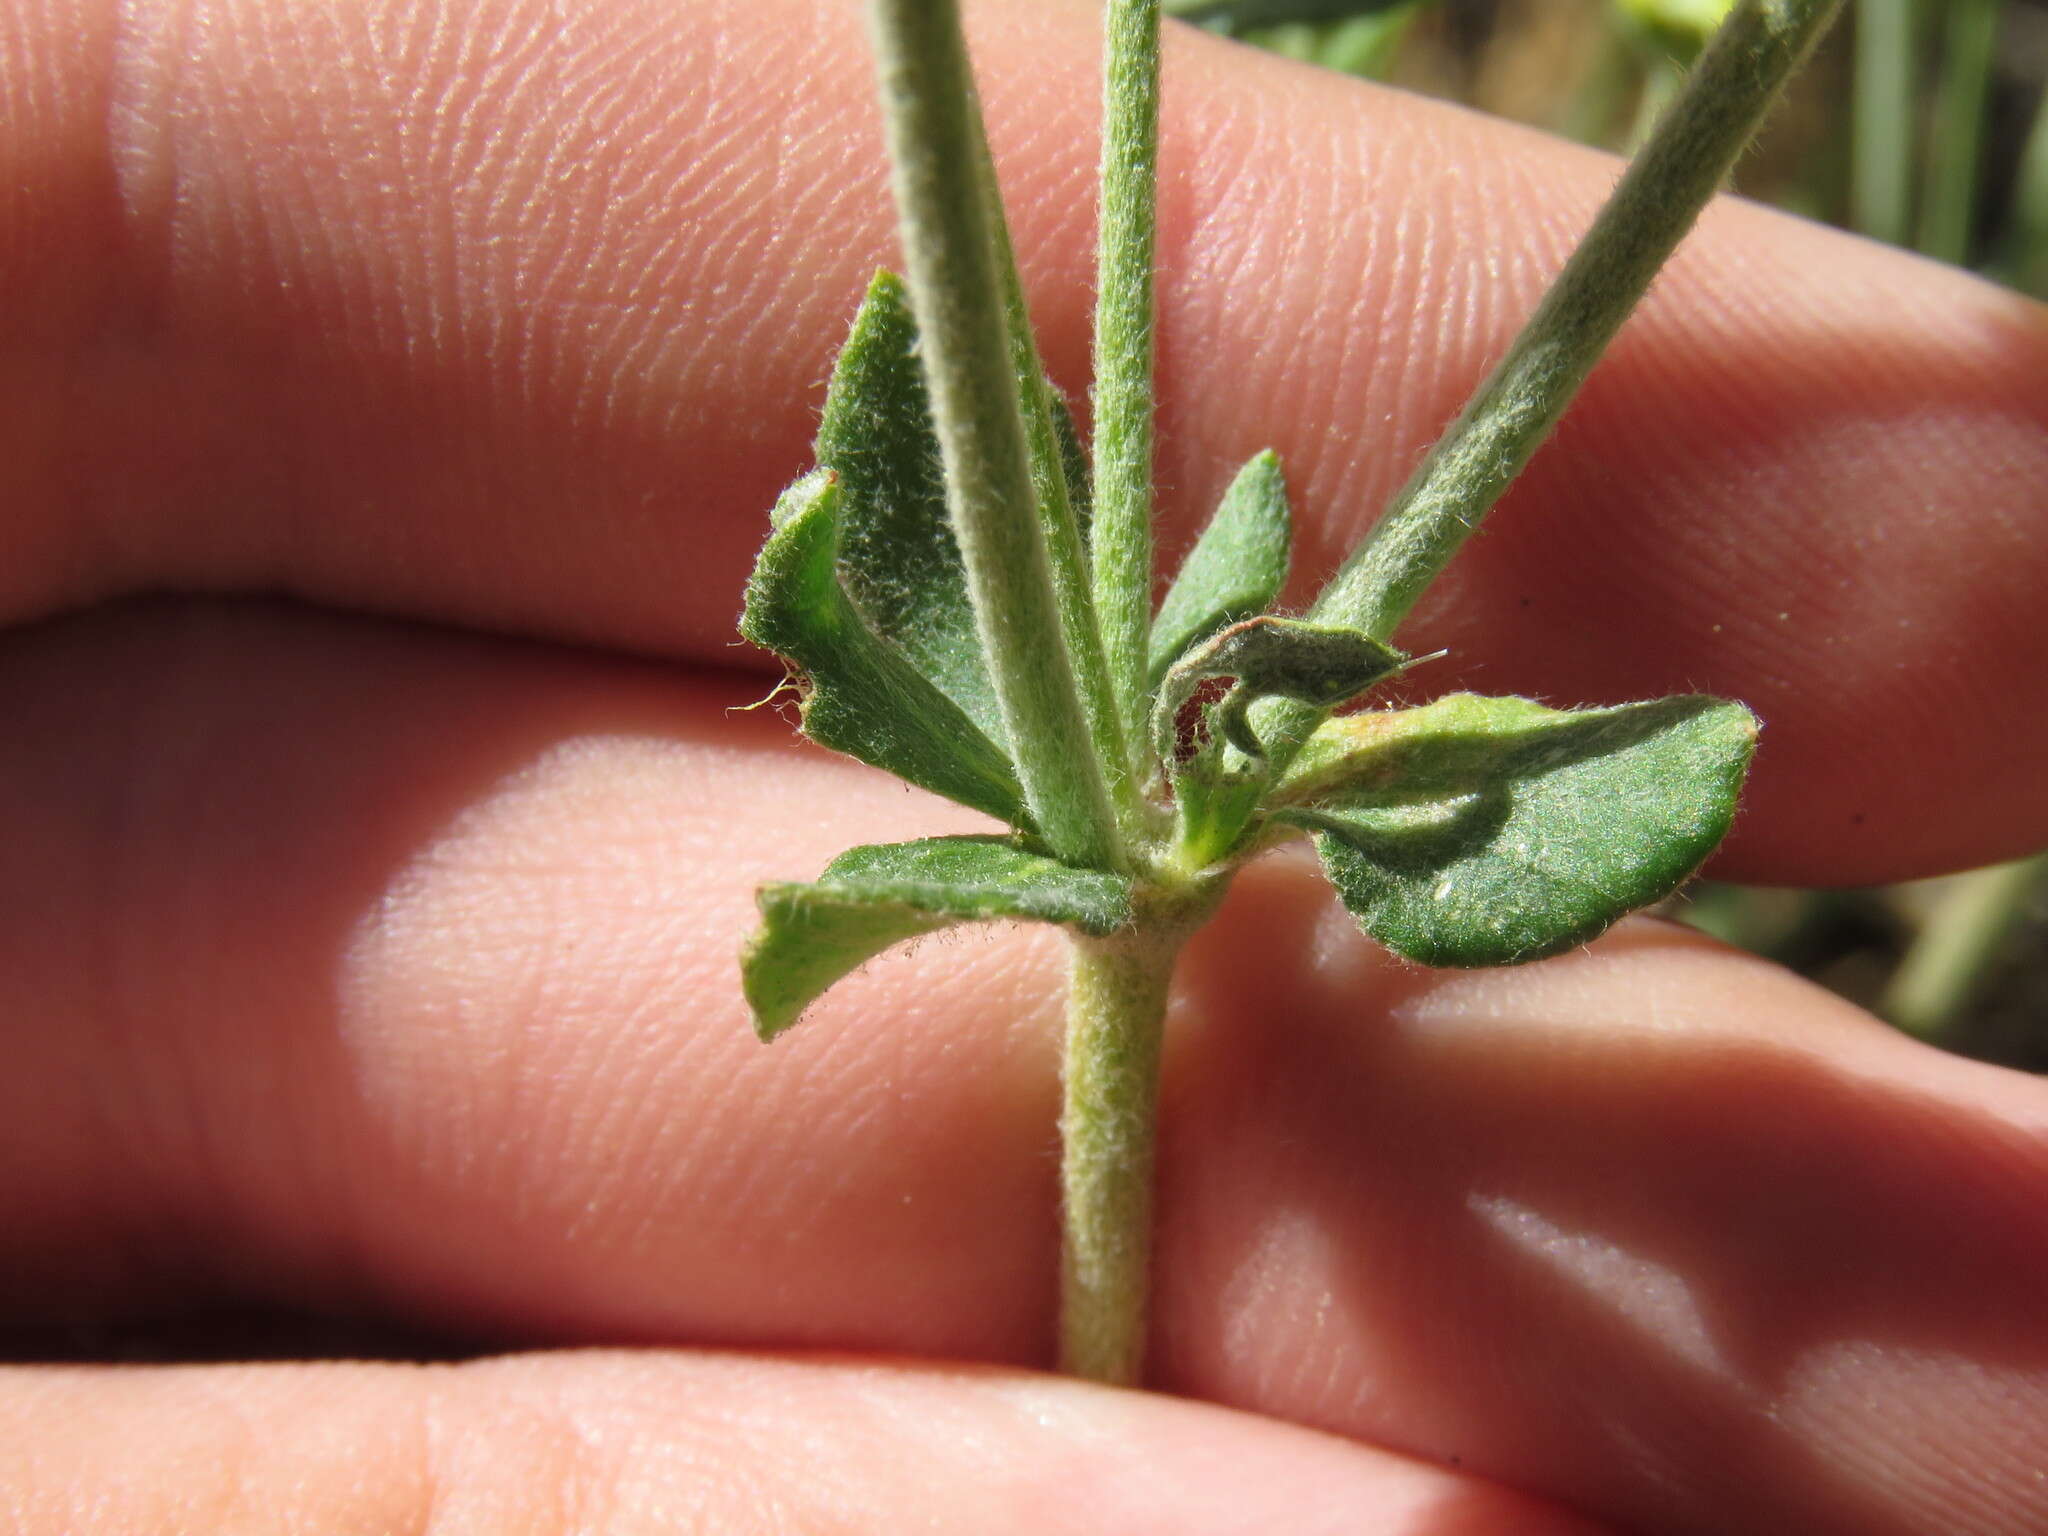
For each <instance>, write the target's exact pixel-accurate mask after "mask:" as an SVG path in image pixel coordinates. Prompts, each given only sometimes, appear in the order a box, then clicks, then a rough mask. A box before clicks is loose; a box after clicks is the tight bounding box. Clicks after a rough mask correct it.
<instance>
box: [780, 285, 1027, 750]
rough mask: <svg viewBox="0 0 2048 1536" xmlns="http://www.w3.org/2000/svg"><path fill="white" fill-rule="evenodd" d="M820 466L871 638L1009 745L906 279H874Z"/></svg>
mask: <svg viewBox="0 0 2048 1536" xmlns="http://www.w3.org/2000/svg"><path fill="white" fill-rule="evenodd" d="M817 455H818V464H819V466H820V467H821V468H824V469H829V470H831V471H832V472H833V473H834V474H835V475H837V476H838V477H839V486H840V498H841V500H840V513H839V550H838V558H839V574H840V579H841V580H842V581H844V582H845V584H846V590H847V594H848V595H849V596H850V597H851V598H852V599H853V604H854V606H855V607H856V608H858V609H859V610H860V612H861V615H862V617H864V618H865V619H866V620H867V621H868V623H869V625H870V626H871V627H872V628H873V629H874V631H875V633H876V634H878V635H880V636H881V637H882V638H883V639H884V640H887V641H889V642H890V643H891V644H893V645H896V646H898V647H899V648H900V649H901V650H902V651H903V653H904V655H906V656H907V657H908V658H909V659H910V662H911V664H912V665H913V666H915V667H916V668H917V670H918V671H920V672H922V673H923V674H924V675H925V676H926V677H928V678H930V679H931V681H932V682H933V683H934V684H936V685H937V686H938V689H939V691H940V692H942V693H944V694H945V695H946V696H947V697H948V698H950V699H951V700H953V702H954V703H956V704H958V705H959V706H960V707H961V709H962V710H964V711H965V712H966V714H967V716H968V718H969V719H971V720H973V721H974V723H975V724H976V725H977V726H978V727H979V728H980V729H981V731H982V733H983V734H984V735H986V736H987V737H988V738H989V739H990V740H991V741H993V742H995V743H997V744H998V745H999V746H1006V745H1007V744H1008V742H1007V736H1006V733H1005V731H1004V727H1003V722H1002V712H1001V710H1000V709H999V708H998V707H997V704H996V694H995V685H994V684H993V683H992V682H991V681H990V680H989V672H988V663H987V660H986V659H985V658H984V657H983V655H982V651H981V638H980V635H979V633H978V632H977V631H976V629H975V627H974V607H973V604H972V602H971V601H970V600H969V598H968V595H967V575H966V570H965V568H964V567H963V565H962V564H961V560H960V546H959V545H958V544H957V543H956V542H955V541H954V538H953V527H952V524H951V523H950V522H949V521H948V519H947V516H946V481H945V472H944V470H943V469H942V467H941V465H940V461H939V442H938V437H937V435H936V433H935V432H934V430H933V427H932V418H931V402H930V399H929V397H928V396H927V395H926V392H925V380H924V370H923V368H922V366H921V365H920V364H919V362H918V356H917V321H916V320H915V318H914V317H913V316H912V315H911V312H910V303H909V298H908V296H907V295H906V293H905V292H904V288H903V280H902V279H901V278H899V277H897V276H895V274H893V273H890V272H878V273H876V274H875V278H874V281H873V282H872V283H870V284H869V285H868V291H867V297H866V298H865V299H864V300H863V301H862V302H861V307H860V313H859V314H857V315H856V316H855V317H854V321H853V330H852V332H851V333H850V334H849V335H848V336H847V338H846V345H845V346H844V347H842V348H841V349H840V352H839V358H838V361H837V362H835V363H834V364H833V367H832V382H831V384H830V386H829V387H828V388H827V389H826V392H825V414H824V418H823V420H822V421H820V422H819V424H818V441H817Z"/></svg>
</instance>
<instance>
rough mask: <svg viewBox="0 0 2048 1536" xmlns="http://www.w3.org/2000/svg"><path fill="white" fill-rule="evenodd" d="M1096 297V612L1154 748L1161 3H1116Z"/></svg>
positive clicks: (1137, 731)
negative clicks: (1150, 700) (1151, 689)
mask: <svg viewBox="0 0 2048 1536" xmlns="http://www.w3.org/2000/svg"><path fill="white" fill-rule="evenodd" d="M1102 112H1103V116H1102V207H1101V217H1100V226H1099V230H1098V234H1097V252H1096V269H1095V270H1096V297H1095V397H1094V398H1095V454H1094V458H1095V525H1094V548H1093V554H1094V561H1095V611H1096V614H1097V616H1098V618H1099V620H1100V622H1101V625H1102V644H1103V652H1104V654H1105V656H1106V657H1107V659H1108V662H1109V676H1110V684H1111V687H1112V688H1113V689H1114V690H1115V692H1116V696H1117V704H1118V709H1119V712H1120V713H1121V715H1122V717H1123V726H1124V731H1125V733H1126V735H1127V736H1128V737H1129V739H1130V740H1131V741H1132V742H1133V743H1137V742H1141V741H1143V740H1144V739H1145V734H1144V733H1145V717H1146V714H1147V710H1146V706H1145V677H1146V670H1147V666H1148V663H1149V660H1150V657H1149V654H1148V652H1149V646H1150V636H1151V619H1152V351H1153V292H1152V263H1153V255H1154V247H1155V244H1156V239H1155V236H1156V225H1157V219H1158V210H1157V191H1158V181H1159V0H1106V4H1105V9H1104V49H1103V103H1102Z"/></svg>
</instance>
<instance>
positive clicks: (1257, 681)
mask: <svg viewBox="0 0 2048 1536" xmlns="http://www.w3.org/2000/svg"><path fill="white" fill-rule="evenodd" d="M1407 660H1408V658H1407V657H1406V656H1404V655H1403V654H1402V653H1401V652H1399V651H1397V650H1395V649H1394V648H1393V647H1392V646H1390V645H1387V644H1385V643H1384V642H1382V641H1379V640H1375V639H1373V638H1372V636H1370V635H1368V634H1365V633H1364V632H1363V631H1360V630H1356V629H1349V628H1344V627H1342V626H1338V625H1330V624H1310V623H1306V622H1304V621H1302V620H1299V619H1278V618H1272V617H1270V616H1268V617H1264V618H1256V619H1246V620H1245V621H1244V622H1242V623H1240V624H1233V625H1231V626H1230V627H1229V628H1228V629H1226V630H1224V631H1223V632H1222V633H1221V634H1218V635H1216V636H1215V637H1214V638H1212V639H1210V640H1207V641H1205V642H1203V643H1202V644H1201V645H1198V646H1196V647H1195V648H1194V649H1193V650H1191V651H1189V652H1188V653H1187V654H1186V655H1185V656H1183V657H1181V659H1180V660H1179V661H1177V662H1175V663H1174V665H1173V669H1172V670H1171V671H1169V672H1168V673H1167V674H1166V681H1165V682H1164V683H1163V684H1161V686H1160V689H1159V701H1158V704H1157V706H1156V707H1155V709H1154V711H1153V716H1152V731H1153V738H1154V742H1155V745H1156V746H1157V748H1158V751H1159V756H1160V761H1162V762H1167V763H1170V762H1172V761H1173V757H1174V745H1175V740H1174V735H1175V730H1176V728H1177V724H1178V722H1179V719H1180V712H1181V710H1182V709H1183V708H1185V707H1186V705H1187V702H1188V700H1189V699H1191V698H1193V697H1194V694H1195V690H1196V688H1198V687H1200V686H1201V684H1202V683H1203V681H1204V680H1206V679H1208V678H1212V677H1234V678H1236V679H1237V684H1238V685H1237V687H1235V688H1233V689H1232V690H1231V691H1230V693H1229V695H1228V696H1227V697H1226V698H1225V699H1224V700H1223V702H1222V703H1220V704H1218V705H1217V706H1216V708H1215V710H1214V711H1213V712H1212V713H1211V716H1210V722H1211V724H1212V725H1213V726H1214V728H1215V729H1216V730H1217V731H1218V732H1219V733H1220V734H1221V735H1222V736H1223V737H1224V739H1225V740H1227V741H1229V742H1230V744H1231V745H1232V746H1234V747H1236V748H1237V749H1238V750H1239V751H1240V752H1243V753H1244V754H1245V755H1246V756H1247V757H1261V756H1263V755H1264V753H1263V750H1262V749H1261V748H1260V746H1259V742H1258V738H1257V737H1256V736H1255V735H1253V734H1252V730H1251V725H1250V723H1249V722H1248V721H1247V720H1246V718H1245V715H1246V711H1247V710H1249V709H1250V708H1251V706H1252V704H1253V703H1255V702H1256V701H1257V700H1259V699H1261V698H1264V697H1265V696H1267V695H1269V694H1278V695H1280V696H1281V697H1283V698H1289V699H1299V700H1300V701H1301V702H1302V703H1304V704H1313V705H1316V706H1317V707H1318V708H1323V709H1328V708H1330V707H1332V706H1334V705H1338V704H1341V703H1343V702H1344V701H1345V700H1346V699H1349V698H1353V697H1355V696H1357V695H1358V694H1360V693H1363V692H1364V691H1365V690H1366V689H1368V688H1370V687H1371V686H1372V685H1373V684H1374V683H1376V682H1378V681H1379V680H1380V679H1381V678H1384V677H1386V676H1388V675H1389V674H1390V673H1393V672H1397V671H1399V670H1400V669H1401V667H1402V665H1403V664H1404V663H1405V662H1406V661H1407Z"/></svg>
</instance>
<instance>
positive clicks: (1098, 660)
mask: <svg viewBox="0 0 2048 1536" xmlns="http://www.w3.org/2000/svg"><path fill="white" fill-rule="evenodd" d="M980 117H981V113H980V105H979V103H978V102H977V103H976V107H975V118H976V124H975V126H976V133H977V135H978V136H979V137H980V139H981V147H982V174H983V178H984V180H985V182H986V184H987V189H988V215H989V226H990V228H991V229H992V230H993V231H994V234H995V252H996V274H997V276H998V278H999V279H1000V280H1001V282H1002V285H1003V312H1004V315H1005V318H1006V319H1007V321H1008V324H1009V337H1010V371H1011V372H1012V373H1013V374H1014V375H1015V376H1016V379H1017V390H1018V396H1019V403H1020V404H1021V405H1022V406H1023V410H1024V437H1025V445H1026V447H1027V449H1028V450H1029V453H1030V456H1031V487H1032V491H1033V493H1034V499H1035V500H1036V501H1037V504H1038V522H1039V527H1040V529H1041V530H1042V531H1043V533H1044V536H1045V550H1046V557H1047V559H1048V561H1049V562H1050V564H1051V567H1052V588H1053V598H1054V601H1055V602H1057V603H1058V605H1059V613H1060V633H1061V634H1062V635H1063V636H1064V637H1065V639H1066V642H1067V656H1068V658H1069V660H1071V661H1072V662H1073V664H1074V680H1075V682H1076V684H1077V685H1078V687H1079V689H1080V694H1081V707H1082V709H1083V710H1084V711H1086V713H1087V716H1088V732H1089V735H1090V737H1091V738H1092V739H1093V741H1094V744H1095V756H1096V758H1097V760H1098V761H1099V762H1101V763H1102V765H1103V767H1104V770H1105V773H1106V774H1107V777H1108V781H1109V783H1108V787H1109V793H1110V799H1111V801H1112V803H1113V804H1114V806H1115V808H1116V815H1117V823H1118V826H1119V828H1120V829H1121V831H1122V833H1123V836H1124V838H1125V840H1126V842H1136V841H1137V840H1138V839H1139V838H1140V837H1142V836H1143V834H1144V830H1145V826H1144V795H1143V791H1142V789H1141V787H1140V778H1141V775H1140V774H1139V772H1138V771H1137V765H1136V763H1135V761H1134V760H1133V758H1132V756H1131V748H1130V742H1129V739H1128V737H1127V736H1126V734H1125V731H1124V728H1123V719H1122V715H1121V713H1120V710H1119V705H1118V703H1117V699H1116V693H1115V690H1114V689H1112V688H1111V687H1110V682H1109V667H1108V663H1107V662H1106V661H1105V660H1104V657H1103V654H1102V631H1101V628H1100V626H1099V625H1098V624H1097V622H1096V617H1095V597H1094V594H1093V592H1092V591H1091V590H1090V586H1089V573H1088V556H1087V552H1086V550H1085V548H1084V547H1083V545H1082V542H1081V525H1080V521H1079V520H1078V519H1077V518H1076V517H1075V516H1074V506H1073V499H1072V497H1071V496H1070V495H1069V494H1068V492H1067V473H1066V465H1065V464H1064V463H1063V462H1062V459H1061V454H1060V443H1059V434H1058V432H1057V431H1056V430H1055V428H1054V426H1053V403H1052V385H1051V383H1050V382H1049V381H1048V380H1047V378H1046V374H1045V363H1044V361H1043V360H1042V359H1041V358H1040V357H1039V355H1038V338H1037V336H1036V335H1035V334H1034V333H1033V331H1032V329H1031V309H1030V305H1029V304H1028V302H1027V301H1026V299H1025V296H1024V279H1023V275H1022V274H1021V273H1020V272H1019V271H1018V270H1017V251H1016V246H1015V245H1014V244H1013V243H1012V241H1011V238H1010V220H1009V216H1008V214H1007V213H1005V212H1004V209H1003V194H1002V188H1001V185H1000V183H999V182H998V180H997V178H996V167H995V157H994V156H993V155H991V154H990V153H989V152H988V135H987V130H986V128H985V126H984V125H983V124H982V123H981V121H980Z"/></svg>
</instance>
